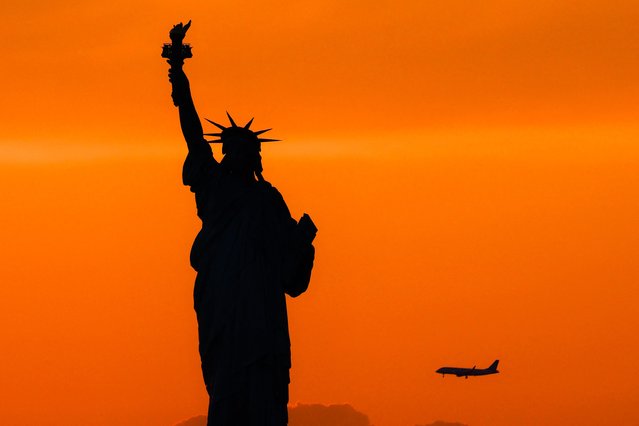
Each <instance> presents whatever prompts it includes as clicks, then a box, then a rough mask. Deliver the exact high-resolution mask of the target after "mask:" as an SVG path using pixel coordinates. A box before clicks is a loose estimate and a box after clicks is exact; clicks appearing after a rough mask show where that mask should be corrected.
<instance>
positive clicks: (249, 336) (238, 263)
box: [183, 145, 314, 423]
mask: <svg viewBox="0 0 639 426" xmlns="http://www.w3.org/2000/svg"><path fill="white" fill-rule="evenodd" d="M183 181H184V184H185V185H188V186H190V187H191V191H192V192H194V193H195V200H196V205H197V214H198V216H199V217H200V218H201V220H202V229H201V231H200V232H199V233H198V235H197V237H196V239H195V242H194V243H193V247H192V249H191V265H192V266H193V268H194V269H195V270H196V271H197V278H196V280H195V289H194V304H195V311H196V314H197V321H198V332H199V350H200V357H201V360H202V372H203V375H204V381H205V383H206V387H207V390H208V392H209V395H210V397H211V403H212V405H213V406H215V404H216V402H217V401H222V400H224V398H228V397H229V396H230V397H232V396H233V395H234V394H237V393H240V392H244V391H246V389H245V388H246V386H247V381H249V380H251V378H250V377H249V376H250V375H251V374H252V373H251V371H253V370H255V368H256V366H260V368H262V369H264V368H266V369H267V370H272V371H273V372H274V373H273V374H274V376H272V378H273V380H274V381H275V382H276V383H275V384H273V386H275V387H276V388H277V389H280V390H278V391H276V393H280V394H281V393H285V395H283V394H282V395H275V397H276V398H277V399H281V400H284V402H283V403H284V409H285V406H286V402H288V382H289V376H288V372H289V368H290V366H291V352H290V340H289V332H288V320H287V314H286V300H285V293H288V294H290V295H291V296H297V295H299V294H300V293H302V292H304V291H305V290H306V288H307V286H308V283H309V280H310V274H311V269H312V266H313V257H314V249H313V246H312V245H311V243H310V242H309V241H304V239H303V238H300V237H299V232H298V231H297V222H296V221H295V220H294V219H293V218H292V217H291V214H290V212H289V210H288V208H287V206H286V203H285V202H284V199H283V198H282V196H281V195H280V193H279V192H278V191H277V190H276V189H275V188H274V187H273V186H271V185H270V184H269V183H268V182H265V181H251V182H247V181H242V180H239V179H237V178H236V177H234V176H233V175H231V174H229V173H228V172H227V171H226V170H225V168H224V167H223V165H222V164H220V163H218V162H217V161H216V160H215V159H214V158H213V155H212V153H211V150H210V147H209V146H208V145H206V146H204V147H202V148H201V149H200V150H199V152H193V150H192V151H191V152H189V155H188V156H187V159H186V161H185V164H184V170H183ZM268 374H270V373H268ZM269 377H271V376H269ZM269 380H271V379H269ZM266 386H267V387H269V386H271V385H266ZM257 392H266V393H269V392H270V391H269V390H258V391H257ZM272 396H273V395H269V396H268V397H272ZM280 402H281V401H280ZM220 406H222V404H220ZM231 423H232V422H231Z"/></svg>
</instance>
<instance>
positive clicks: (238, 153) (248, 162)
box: [224, 144, 262, 174]
mask: <svg viewBox="0 0 639 426" xmlns="http://www.w3.org/2000/svg"><path fill="white" fill-rule="evenodd" d="M233 148H235V149H229V147H227V149H225V151H226V154H225V155H224V164H225V165H226V167H228V168H229V169H230V170H231V171H233V172H234V173H240V174H245V173H246V174H248V173H252V172H255V171H257V172H261V171H262V156H261V155H260V152H259V151H258V150H256V149H251V148H250V147H247V146H246V145H242V144H235V145H234V147H233Z"/></svg>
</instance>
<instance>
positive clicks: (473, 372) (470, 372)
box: [435, 359, 499, 378]
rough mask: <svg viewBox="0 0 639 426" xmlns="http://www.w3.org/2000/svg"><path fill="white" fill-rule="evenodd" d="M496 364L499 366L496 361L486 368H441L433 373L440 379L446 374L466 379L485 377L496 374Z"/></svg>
mask: <svg viewBox="0 0 639 426" xmlns="http://www.w3.org/2000/svg"><path fill="white" fill-rule="evenodd" d="M497 364H499V360H498V359H496V360H495V362H493V363H492V364H490V367H488V368H479V369H477V368H475V367H476V366H473V368H459V367H442V368H440V369H439V370H437V371H435V373H439V374H441V375H442V377H445V376H446V374H454V375H455V376H457V377H466V378H468V376H486V375H488V374H497V373H499V371H498V370H497Z"/></svg>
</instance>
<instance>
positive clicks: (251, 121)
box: [244, 117, 255, 130]
mask: <svg viewBox="0 0 639 426" xmlns="http://www.w3.org/2000/svg"><path fill="white" fill-rule="evenodd" d="M254 119H255V117H253V118H251V119H250V120H249V122H248V123H246V125H245V126H244V128H245V129H247V130H248V129H250V128H251V124H253V120H254Z"/></svg>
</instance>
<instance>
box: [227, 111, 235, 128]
mask: <svg viewBox="0 0 639 426" xmlns="http://www.w3.org/2000/svg"><path fill="white" fill-rule="evenodd" d="M226 116H227V117H228V118H229V121H230V122H231V126H233V127H237V124H235V121H233V117H231V114H229V112H228V111H226Z"/></svg>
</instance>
